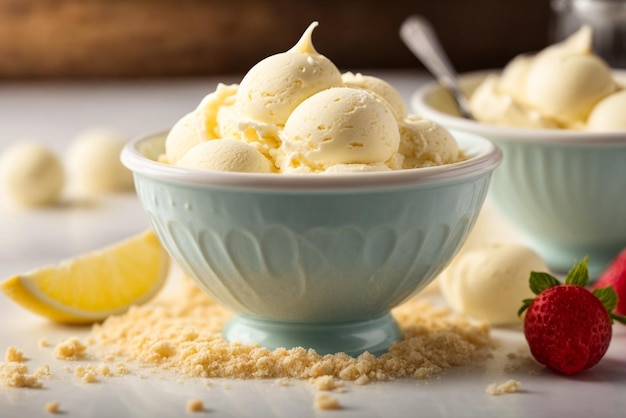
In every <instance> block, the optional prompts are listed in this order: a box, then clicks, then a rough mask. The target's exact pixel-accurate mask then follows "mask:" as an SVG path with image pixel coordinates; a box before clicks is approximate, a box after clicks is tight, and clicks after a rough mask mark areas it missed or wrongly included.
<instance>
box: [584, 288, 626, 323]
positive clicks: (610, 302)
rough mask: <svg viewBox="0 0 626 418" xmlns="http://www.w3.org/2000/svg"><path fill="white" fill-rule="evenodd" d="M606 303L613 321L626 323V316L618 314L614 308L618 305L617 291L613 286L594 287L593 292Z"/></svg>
mask: <svg viewBox="0 0 626 418" xmlns="http://www.w3.org/2000/svg"><path fill="white" fill-rule="evenodd" d="M591 293H593V295H594V296H595V297H597V298H598V299H599V300H600V302H602V304H603V305H604V307H605V308H606V310H607V312H608V313H609V316H610V317H611V320H612V321H617V322H619V323H620V324H624V325H626V316H623V315H618V314H616V313H615V312H613V310H614V309H615V308H616V307H617V292H616V291H615V289H613V287H612V286H607V287H600V288H597V289H593V291H592V292H591Z"/></svg>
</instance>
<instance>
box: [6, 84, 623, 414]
mask: <svg viewBox="0 0 626 418" xmlns="http://www.w3.org/2000/svg"><path fill="white" fill-rule="evenodd" d="M374 73H376V72H374ZM377 74H380V73H377ZM382 75H384V76H385V77H386V78H387V79H388V80H389V81H390V82H392V84H394V85H395V86H396V87H397V88H398V89H399V90H400V91H401V93H402V94H403V96H404V97H405V98H406V99H407V100H408V98H409V96H410V95H411V93H412V91H413V89H414V88H415V87H417V85H418V84H419V83H422V82H424V81H425V80H427V79H428V77H427V76H425V75H424V74H411V73H407V72H403V73H398V72H387V73H383V74H382ZM235 79H236V78H234V77H231V78H228V77H222V78H220V81H222V80H223V81H233V80H235ZM216 82H217V79H196V80H174V81H163V80H151V81H128V82H79V83H73V82H62V83H40V82H20V83H7V82H3V83H0V118H1V119H0V152H2V150H3V149H4V148H5V147H6V146H7V145H8V144H10V143H11V142H12V141H16V140H19V139H26V138H32V139H38V140H42V141H45V142H47V143H49V144H50V145H51V146H52V147H53V148H54V149H56V150H57V151H59V152H60V153H62V152H63V151H64V149H65V148H66V147H67V145H68V144H69V141H70V140H71V139H72V137H73V136H74V135H75V134H76V133H77V132H79V131H80V130H82V129H84V128H89V127H93V126H109V127H113V128H116V129H118V130H119V131H120V132H122V133H123V134H125V135H127V136H129V137H133V136H136V135H142V134H145V133H149V132H154V131H158V130H162V129H164V128H166V127H168V126H169V125H171V124H172V123H173V122H174V121H175V120H177V118H178V117H180V116H181V115H182V114H184V113H185V112H186V111H188V110H190V109H192V108H193V107H195V105H196V104H197V102H198V101H199V100H200V99H201V98H202V97H203V96H204V95H205V94H206V93H208V92H210V91H211V90H212V89H213V88H214V87H215V83H216ZM480 222H481V223H480V225H479V227H481V228H486V229H485V230H486V231H490V232H488V233H493V234H497V235H499V236H501V237H506V239H512V240H518V239H519V236H518V235H517V234H516V231H513V230H511V229H510V227H508V225H506V223H504V222H503V221H502V220H501V219H500V218H499V217H498V215H497V214H495V213H493V211H492V210H491V209H490V207H489V205H487V207H486V210H485V212H484V215H483V216H482V217H481V221H480ZM146 226H147V221H146V219H145V217H144V215H143V212H142V210H141V208H140V206H139V202H138V201H137V199H136V198H135V196H134V195H132V194H127V195H118V196H109V197H106V198H102V199H99V200H96V201H94V202H92V203H91V204H90V205H78V204H75V203H72V202H68V203H67V204H65V205H64V206H61V207H57V208H48V209H42V210H34V211H22V210H16V209H14V208H12V207H11V206H10V205H8V204H7V202H6V201H3V200H2V198H0V279H4V278H6V277H8V276H10V275H12V274H16V273H19V272H22V271H25V270H27V269H31V268H35V267H38V266H40V265H42V264H46V263H52V262H56V261H59V260H61V259H63V258H66V257H69V256H72V255H76V254H78V253H81V252H84V251H87V250H90V249H93V248H96V247H99V246H102V245H105V244H107V243H110V242H113V241H115V240H118V239H121V238H123V237H125V236H128V235H130V234H132V233H135V232H138V231H140V230H142V229H143V228H145V227H146ZM435 297H436V296H435ZM88 332H89V329H88V328H75V327H66V326H61V325H55V324H51V323H49V322H47V321H46V320H44V319H42V318H39V317H37V316H35V315H33V314H30V313H29V312H27V311H25V310H23V309H21V308H20V307H18V306H16V305H15V304H14V303H12V302H11V301H10V300H8V299H7V298H6V297H5V296H4V295H3V294H0V353H1V354H3V353H4V350H6V348H7V347H8V346H10V345H15V346H17V347H19V348H20V349H21V350H23V351H24V352H25V354H26V356H27V357H28V359H29V360H28V362H27V364H28V366H29V367H30V368H31V369H35V368H36V367H37V366H39V365H41V364H46V363H47V364H50V366H51V367H52V369H53V371H54V370H57V371H59V373H57V375H55V377H53V378H52V379H51V380H46V381H45V386H44V388H42V389H17V388H10V387H2V386H0V417H3V418H4V417H26V416H27V417H37V416H50V415H49V414H48V413H46V412H44V405H45V404H46V403H47V402H49V401H59V402H60V404H61V410H62V411H63V415H62V416H67V417H112V416H117V417H144V416H146V417H148V416H150V417H157V416H186V415H190V414H188V413H187V412H185V405H186V402H187V401H188V400H189V399H191V398H199V399H202V400H203V401H204V403H205V406H206V408H207V410H206V411H204V412H202V413H200V414H199V415H198V416H214V417H246V416H249V417H266V416H267V417H272V416H277V417H294V416H298V417H302V418H304V417H315V416H328V417H409V416H415V417H531V416H532V417H554V416H562V417H588V416H597V417H618V416H624V411H626V397H624V393H626V330H625V329H624V328H619V327H618V326H615V335H614V337H613V341H612V344H611V347H610V348H609V352H608V354H607V356H606V357H605V358H604V359H603V360H602V362H601V363H600V364H599V365H598V366H596V367H595V368H593V369H592V370H589V371H588V372H586V373H583V374H580V375H578V376H575V377H567V378H566V377H563V376H559V375H556V374H553V373H551V372H549V371H547V370H545V369H539V370H538V372H537V373H535V374H528V372H527V371H518V372H515V373H510V372H505V371H504V368H503V364H504V362H506V353H508V352H511V351H513V352H514V351H517V350H518V349H524V347H525V341H524V339H523V335H522V334H521V330H520V329H519V328H514V329H494V330H493V336H494V338H495V339H496V340H497V341H499V342H500V343H501V347H500V348H499V349H498V350H496V352H495V356H494V359H492V360H491V361H489V362H488V363H487V364H485V366H484V367H482V368H480V369H478V370H466V369H453V370H451V371H449V372H447V373H444V374H442V375H439V376H437V377H435V378H433V379H429V380H425V381H417V380H412V379H411V380H401V381H395V382H380V383H374V384H369V385H365V386H355V385H348V386H347V391H346V392H345V393H338V394H335V396H336V397H338V398H339V400H340V402H341V403H342V405H343V406H344V409H342V410H340V411H318V410H316V409H315V408H314V407H313V397H314V391H313V390H312V388H311V386H310V385H309V384H308V382H299V381H293V382H291V384H290V385H289V386H287V387H282V386H280V385H277V384H276V382H275V381H273V380H260V381H259V380H253V381H237V380H234V381H231V380H219V379H215V380H213V385H212V386H210V387H207V386H205V385H204V384H203V383H201V382H200V381H198V380H195V379H182V380H181V379H180V378H179V377H177V376H172V375H165V374H164V375H162V376H161V375H160V376H158V377H150V378H141V377H140V376H136V375H135V376H125V377H121V378H116V379H115V380H114V381H113V382H102V383H95V384H87V383H83V382H81V381H80V380H78V379H76V378H73V377H72V376H71V375H70V374H68V373H64V372H63V367H64V365H65V363H62V362H59V361H57V360H54V359H53V358H52V356H51V350H50V349H49V348H48V349H43V348H40V347H39V346H38V340H39V339H40V338H41V337H46V338H47V339H48V340H49V341H51V342H54V341H58V340H60V339H62V338H67V337H69V336H72V335H77V336H79V337H80V336H85V335H87V334H88ZM508 379H516V380H519V381H520V382H521V383H522V390H521V391H520V392H519V393H515V394H508V395H500V396H491V395H488V394H486V393H485V389H486V387H487V385H488V384H490V383H494V382H495V383H503V382H505V381H506V380H508Z"/></svg>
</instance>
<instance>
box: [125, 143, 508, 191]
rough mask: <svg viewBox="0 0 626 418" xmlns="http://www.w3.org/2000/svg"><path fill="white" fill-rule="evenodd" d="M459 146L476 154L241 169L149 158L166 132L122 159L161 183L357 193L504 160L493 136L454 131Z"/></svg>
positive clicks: (463, 174)
mask: <svg viewBox="0 0 626 418" xmlns="http://www.w3.org/2000/svg"><path fill="white" fill-rule="evenodd" d="M452 134H453V136H454V137H455V138H456V139H457V142H459V145H460V146H461V147H462V148H463V146H464V148H465V149H468V147H469V151H470V152H471V151H474V152H475V153H476V154H475V155H474V156H472V157H470V158H468V159H466V160H463V161H460V162H457V163H452V164H446V165H441V166H434V167H424V168H414V169H405V170H392V171H378V172H365V173H328V174H319V173H316V174H293V173H280V174H277V173H239V172H226V171H214V170H196V169H188V168H182V167H176V166H172V165H169V164H166V163H162V162H158V161H156V160H153V159H151V158H148V157H147V156H145V155H144V154H143V153H142V152H141V150H140V148H141V146H142V144H145V143H146V142H147V141H155V142H158V141H163V142H164V141H165V137H166V135H167V132H159V133H155V134H151V135H147V136H142V137H138V138H135V139H133V140H131V141H130V142H128V143H127V144H126V145H125V146H124V148H123V150H122V153H121V156H120V159H121V161H122V164H124V165H125V166H126V167H127V168H128V169H130V170H131V171H132V172H133V173H134V174H135V175H137V174H139V175H143V176H146V177H151V178H154V179H159V180H161V181H169V182H176V183H187V184H194V185H205V186H211V187H225V188H235V189H240V188H244V189H252V190H291V191H320V190H324V191H338V192H341V191H352V190H367V189H377V188H392V187H403V186H411V185H412V186H415V185H434V184H438V183H455V182H459V181H461V180H465V179H469V178H473V177H476V176H480V175H484V174H487V173H490V172H491V171H493V170H494V169H495V168H496V167H497V166H498V165H499V164H500V162H501V161H502V151H501V150H500V149H499V148H498V147H497V146H496V145H495V144H494V143H493V142H491V141H490V140H488V139H486V138H483V137H481V136H479V135H475V134H472V133H467V132H455V131H452Z"/></svg>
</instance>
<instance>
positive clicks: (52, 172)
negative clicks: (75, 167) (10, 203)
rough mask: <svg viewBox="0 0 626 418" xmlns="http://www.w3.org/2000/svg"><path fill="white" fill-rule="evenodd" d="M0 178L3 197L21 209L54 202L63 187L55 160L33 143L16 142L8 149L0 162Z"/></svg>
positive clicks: (45, 148)
mask: <svg viewBox="0 0 626 418" xmlns="http://www.w3.org/2000/svg"><path fill="white" fill-rule="evenodd" d="M0 178H1V180H2V184H3V188H4V190H5V192H6V194H7V195H8V196H9V197H10V198H11V199H13V200H14V201H15V202H17V203H18V204H21V205H24V206H43V205H49V204H52V203H55V202H56V201H58V199H59V198H60V196H61V193H62V191H63V187H64V185H65V174H64V172H63V164H62V163H61V161H60V160H59V158H58V157H57V156H56V154H55V153H54V152H53V151H51V150H50V149H48V148H47V147H45V146H44V145H42V144H39V143H36V142H18V143H16V144H14V145H12V146H11V147H9V148H8V149H7V150H6V151H5V152H4V154H3V155H2V158H1V159H0Z"/></svg>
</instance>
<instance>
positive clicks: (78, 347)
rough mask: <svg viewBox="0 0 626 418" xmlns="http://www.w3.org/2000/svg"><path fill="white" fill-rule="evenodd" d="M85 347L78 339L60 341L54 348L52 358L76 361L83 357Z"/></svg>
mask: <svg viewBox="0 0 626 418" xmlns="http://www.w3.org/2000/svg"><path fill="white" fill-rule="evenodd" d="M86 349H87V346H86V345H85V344H83V343H81V342H80V341H79V339H78V338H76V337H72V338H69V339H67V340H65V341H62V342H61V343H59V344H58V345H57V346H56V347H55V348H54V353H53V354H54V357H56V358H57V359H59V360H78V359H80V358H83V357H84V356H85V350H86Z"/></svg>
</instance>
